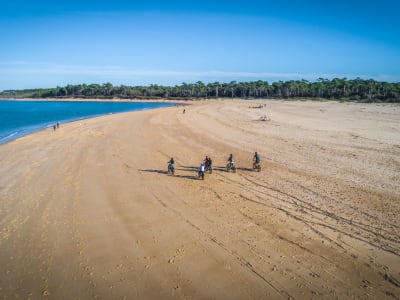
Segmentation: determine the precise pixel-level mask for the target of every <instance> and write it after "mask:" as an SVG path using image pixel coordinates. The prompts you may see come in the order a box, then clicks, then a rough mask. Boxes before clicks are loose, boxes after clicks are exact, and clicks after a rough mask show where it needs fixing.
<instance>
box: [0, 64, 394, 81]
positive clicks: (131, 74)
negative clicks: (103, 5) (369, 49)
mask: <svg viewBox="0 0 400 300" xmlns="http://www.w3.org/2000/svg"><path fill="white" fill-rule="evenodd" d="M0 74H1V75H6V76H14V75H18V76H20V75H23V76H34V75H41V76H60V77H63V76H65V77H69V76H74V77H77V79H79V78H85V80H87V79H88V78H91V79H92V80H93V81H97V80H99V79H102V80H104V81H107V80H109V81H115V80H121V81H127V80H129V81H135V80H136V81H138V80H139V81H141V82H149V83H158V82H167V81H168V82H179V83H180V82H183V81H185V82H190V81H199V80H201V81H206V82H211V81H246V80H249V81H253V80H272V81H278V80H301V79H305V80H309V81H314V80H316V79H318V78H327V79H332V78H344V77H346V78H348V79H352V78H357V77H360V78H374V79H375V80H383V81H392V82H393V81H398V80H399V79H400V78H399V76H393V75H388V74H378V75H375V76H373V75H365V74H329V73H300V72H299V73H296V72H292V73H279V72H242V71H218V70H203V71H180V70H143V69H131V68H124V67H119V66H101V67H97V66H96V67H90V66H71V65H68V66H66V65H57V64H46V63H31V62H24V61H13V62H0Z"/></svg>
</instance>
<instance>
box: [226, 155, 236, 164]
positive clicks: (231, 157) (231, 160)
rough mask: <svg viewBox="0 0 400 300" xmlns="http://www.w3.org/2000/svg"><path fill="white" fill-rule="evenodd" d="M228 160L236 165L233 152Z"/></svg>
mask: <svg viewBox="0 0 400 300" xmlns="http://www.w3.org/2000/svg"><path fill="white" fill-rule="evenodd" d="M228 162H229V163H230V164H231V165H232V166H234V164H235V158H234V157H233V154H232V153H231V154H230V155H229V158H228Z"/></svg>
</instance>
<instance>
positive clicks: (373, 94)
mask: <svg viewBox="0 0 400 300" xmlns="http://www.w3.org/2000/svg"><path fill="white" fill-rule="evenodd" d="M0 97H2V98H7V97H10V98H38V99H40V98H54V99H63V98H88V99H89V98H100V99H112V98H121V99H174V100H179V99H193V100H195V99H207V98H242V99H252V98H263V99H266V98H274V99H293V100H295V99H318V100H321V99H328V100H340V101H360V102H400V82H397V83H389V82H380V81H376V80H373V79H368V80H365V79H361V78H356V79H351V80H348V79H347V78H334V79H332V80H329V79H324V78H318V79H317V80H316V81H314V82H310V81H307V80H304V79H303V80H289V81H278V82H273V83H268V82H267V81H262V80H258V81H251V82H236V81H231V82H229V83H220V82H213V83H207V84H206V83H203V82H201V81H197V82H196V83H185V82H183V83H182V84H180V85H175V86H163V85H157V84H151V85H149V86H127V85H120V86H114V85H112V84H111V83H103V84H77V85H72V84H69V85H67V86H64V87H59V86H57V87H55V88H45V89H29V90H28V89H26V90H5V91H3V92H1V93H0Z"/></svg>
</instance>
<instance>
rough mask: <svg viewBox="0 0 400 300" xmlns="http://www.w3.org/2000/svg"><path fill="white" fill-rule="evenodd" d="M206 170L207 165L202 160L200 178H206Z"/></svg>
mask: <svg viewBox="0 0 400 300" xmlns="http://www.w3.org/2000/svg"><path fill="white" fill-rule="evenodd" d="M204 171H205V166H204V163H203V162H201V164H200V167H199V178H201V179H202V180H204Z"/></svg>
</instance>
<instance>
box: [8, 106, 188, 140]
mask: <svg viewBox="0 0 400 300" xmlns="http://www.w3.org/2000/svg"><path fill="white" fill-rule="evenodd" d="M2 101H21V102H23V101H29V102H30V101H33V102H36V100H29V99H22V100H12V99H10V100H2ZM37 102H87V103H93V102H102V103H141V104H146V103H170V104H175V106H178V105H179V106H182V105H187V104H178V103H175V102H165V101H162V102H161V101H132V102H128V101H98V100H97V99H92V100H91V101H84V100H82V101H81V100H76V101H69V100H66V101H59V100H51V99H47V100H44V101H37ZM147 109H155V108H147ZM137 110H142V109H137ZM133 111H135V110H133ZM123 112H126V111H122V112H111V113H110V112H109V111H107V112H104V113H99V114H97V115H93V116H80V117H79V116H78V117H70V118H67V119H63V118H61V119H58V120H57V121H45V120H43V121H42V122H40V123H37V124H32V125H25V126H23V127H20V128H16V129H15V130H14V131H12V132H9V133H7V136H4V137H1V139H0V145H3V144H5V143H8V142H10V141H13V140H15V139H18V138H20V137H23V136H25V135H28V134H33V133H35V132H38V131H41V130H46V129H48V128H50V127H52V126H54V122H56V123H57V124H60V123H62V124H66V123H70V122H75V121H81V120H85V119H89V118H96V117H100V116H104V115H108V114H117V113H123ZM14 136H15V137H14Z"/></svg>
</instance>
